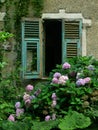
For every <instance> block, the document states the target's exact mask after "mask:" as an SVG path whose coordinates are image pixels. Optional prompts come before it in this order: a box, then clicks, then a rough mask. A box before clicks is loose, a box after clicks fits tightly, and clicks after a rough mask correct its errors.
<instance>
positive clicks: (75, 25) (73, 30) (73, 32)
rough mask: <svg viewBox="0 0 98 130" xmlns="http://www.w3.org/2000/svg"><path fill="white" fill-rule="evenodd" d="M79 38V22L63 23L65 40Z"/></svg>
mask: <svg viewBox="0 0 98 130" xmlns="http://www.w3.org/2000/svg"><path fill="white" fill-rule="evenodd" d="M78 38H79V21H66V22H65V39H78Z"/></svg>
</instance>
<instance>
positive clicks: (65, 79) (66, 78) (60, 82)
mask: <svg viewBox="0 0 98 130" xmlns="http://www.w3.org/2000/svg"><path fill="white" fill-rule="evenodd" d="M67 80H68V76H65V75H62V76H61V77H60V78H59V81H58V84H62V85H64V84H65V83H66V81H67Z"/></svg>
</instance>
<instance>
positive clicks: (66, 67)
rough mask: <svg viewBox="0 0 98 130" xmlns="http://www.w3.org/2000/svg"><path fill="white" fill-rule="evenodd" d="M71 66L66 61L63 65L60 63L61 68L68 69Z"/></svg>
mask: <svg viewBox="0 0 98 130" xmlns="http://www.w3.org/2000/svg"><path fill="white" fill-rule="evenodd" d="M70 67H71V65H70V64H69V63H67V62H65V63H64V64H63V65H62V68H63V69H69V68H70Z"/></svg>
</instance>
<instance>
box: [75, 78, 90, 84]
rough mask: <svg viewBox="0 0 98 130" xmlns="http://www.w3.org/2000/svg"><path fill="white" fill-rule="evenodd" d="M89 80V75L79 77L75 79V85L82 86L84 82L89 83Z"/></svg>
mask: <svg viewBox="0 0 98 130" xmlns="http://www.w3.org/2000/svg"><path fill="white" fill-rule="evenodd" d="M90 81H91V78H90V77H86V78H84V79H83V78H80V79H78V80H77V81H76V85H77V86H81V85H82V86H84V85H85V84H87V83H90Z"/></svg>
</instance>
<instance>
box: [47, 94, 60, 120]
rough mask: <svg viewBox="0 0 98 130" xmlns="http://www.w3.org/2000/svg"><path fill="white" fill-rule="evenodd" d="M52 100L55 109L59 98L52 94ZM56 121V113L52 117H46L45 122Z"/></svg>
mask: <svg viewBox="0 0 98 130" xmlns="http://www.w3.org/2000/svg"><path fill="white" fill-rule="evenodd" d="M51 98H52V104H51V107H52V108H55V106H56V105H57V96H56V93H52V96H51ZM55 119H56V114H55V113H53V114H52V116H50V115H47V116H45V121H49V120H55Z"/></svg>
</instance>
